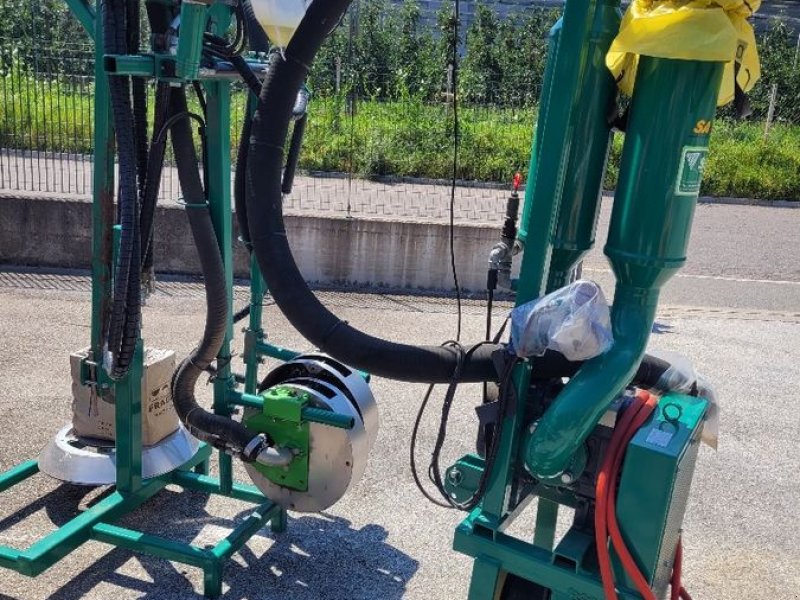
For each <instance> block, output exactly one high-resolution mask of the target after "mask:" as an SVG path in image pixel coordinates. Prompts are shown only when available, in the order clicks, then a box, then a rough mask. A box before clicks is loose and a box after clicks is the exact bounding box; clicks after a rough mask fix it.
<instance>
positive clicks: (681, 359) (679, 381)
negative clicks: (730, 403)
mask: <svg viewBox="0 0 800 600" xmlns="http://www.w3.org/2000/svg"><path fill="white" fill-rule="evenodd" d="M649 352H650V354H651V355H652V356H655V357H656V358H660V359H662V360H665V361H667V362H668V363H669V364H670V365H671V366H670V368H669V369H667V370H666V371H665V372H664V374H663V375H662V376H661V378H660V379H659V380H658V382H656V385H655V388H654V389H653V390H652V391H654V392H657V393H661V394H668V393H670V392H675V393H678V394H689V393H691V392H692V391H693V389H694V388H695V387H696V389H697V395H698V396H700V397H701V398H705V399H706V400H708V412H707V413H706V419H705V422H704V423H703V431H702V433H701V435H700V439H701V440H702V441H703V442H704V443H705V444H706V445H707V446H709V447H710V448H713V449H714V450H716V449H717V447H718V446H719V412H720V411H719V398H718V396H717V393H716V391H715V390H714V387H713V386H712V385H711V383H710V382H709V381H708V380H707V379H706V378H705V377H704V376H703V375H702V374H700V373H698V372H697V371H696V370H695V368H694V365H693V364H692V361H691V360H689V358H688V357H686V356H684V355H683V354H679V353H678V352H670V351H667V350H650V351H649Z"/></svg>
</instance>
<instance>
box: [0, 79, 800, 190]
mask: <svg viewBox="0 0 800 600" xmlns="http://www.w3.org/2000/svg"><path fill="white" fill-rule="evenodd" d="M91 102H92V94H91V89H88V90H87V89H84V90H83V92H82V93H81V92H79V91H76V89H75V88H73V87H72V86H69V85H66V84H63V83H59V82H55V81H47V82H44V81H35V80H33V79H32V78H29V77H25V76H19V75H16V76H14V77H12V76H11V75H10V74H5V75H2V76H0V146H4V147H12V148H19V149H34V150H45V151H56V152H76V153H88V152H91V139H92V138H91ZM233 108H234V115H235V117H236V120H238V119H239V118H240V116H241V115H242V114H243V97H242V96H241V94H240V95H238V96H237V97H235V98H234V101H233ZM535 119H536V110H535V109H532V108H522V109H501V108H493V107H480V108H476V107H469V106H463V107H461V108H460V109H459V123H460V125H459V128H460V131H459V136H460V144H459V157H458V177H459V178H460V179H465V180H476V181H485V182H508V181H510V180H511V177H512V176H513V174H514V173H515V172H516V171H521V172H522V173H523V176H525V175H526V170H527V164H528V155H529V149H530V143H531V131H532V129H533V123H534V121H535ZM452 123H453V119H452V109H451V108H450V107H448V106H446V105H445V104H443V103H440V104H432V103H423V102H420V101H418V100H415V99H407V100H403V101H394V102H373V101H360V102H359V103H358V105H357V110H356V114H355V116H354V117H353V118H352V119H351V117H350V116H349V115H348V114H347V112H346V110H345V104H344V101H343V100H342V99H337V98H325V99H322V98H316V99H314V100H313V101H312V104H311V115H310V119H309V125H308V128H307V130H306V139H305V144H304V148H303V154H302V156H301V165H300V166H301V168H302V169H305V170H308V171H340V172H347V171H350V170H352V171H353V172H354V173H356V174H357V175H359V176H363V177H377V176H387V175H392V176H398V177H427V178H434V179H447V178H449V177H450V175H451V172H452V161H453V155H452V152H453V147H452V135H453V131H452V127H453V125H452ZM239 126H240V125H239V123H238V122H236V123H234V124H233V128H234V131H233V132H232V134H233V137H234V139H236V138H237V137H238V129H239ZM621 146H622V136H619V135H618V136H616V139H615V142H614V145H613V148H612V153H611V159H610V161H609V169H608V174H607V177H606V186H607V187H609V188H613V187H614V185H615V183H616V176H617V170H618V164H619V158H620V153H621ZM234 150H235V146H234ZM702 193H703V194H704V195H709V196H723V197H745V198H759V199H789V200H800V126H792V125H785V124H780V123H778V124H775V125H774V126H773V127H772V130H771V132H770V135H769V138H768V139H767V140H766V141H765V140H764V131H763V124H761V123H730V122H724V121H720V122H718V123H717V124H716V125H715V129H714V133H713V135H712V141H711V153H710V156H709V161H708V163H707V167H706V173H705V180H704V182H703V189H702Z"/></svg>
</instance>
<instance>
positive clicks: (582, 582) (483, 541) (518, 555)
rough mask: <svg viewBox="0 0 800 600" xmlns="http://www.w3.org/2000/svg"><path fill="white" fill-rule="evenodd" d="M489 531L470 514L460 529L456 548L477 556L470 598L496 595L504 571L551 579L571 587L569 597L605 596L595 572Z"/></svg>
mask: <svg viewBox="0 0 800 600" xmlns="http://www.w3.org/2000/svg"><path fill="white" fill-rule="evenodd" d="M484 532H486V533H487V535H484ZM488 533H489V531H488V530H485V529H483V528H482V527H475V528H473V527H472V526H471V524H470V519H469V518H468V519H467V520H465V521H464V522H462V524H461V525H459V526H458V528H457V529H456V535H455V541H454V543H453V548H454V549H455V550H457V551H458V552H463V553H464V554H466V555H468V556H472V557H474V558H475V566H474V569H475V570H474V571H473V577H472V583H471V586H470V595H469V597H470V598H479V597H481V598H494V597H495V589H496V586H497V582H498V579H499V577H500V576H501V573H502V572H506V573H511V574H513V575H517V576H518V577H522V578H524V579H527V580H529V581H547V582H549V583H548V587H551V588H552V589H558V590H569V593H570V594H571V595H570V596H568V597H569V598H602V597H604V594H603V586H602V584H601V582H600V581H599V580H598V578H597V577H596V576H595V575H594V574H588V573H581V572H579V571H576V570H575V569H574V568H572V567H570V566H566V565H561V564H557V563H556V562H555V561H554V558H553V554H552V553H551V552H549V551H547V550H544V549H542V548H538V547H536V546H534V545H532V544H530V543H528V542H523V541H522V540H519V539H517V538H514V537H512V536H510V535H506V534H504V533H499V532H494V533H493V534H492V535H488ZM476 574H478V575H480V576H479V577H478V576H476ZM617 591H618V595H619V599H620V600H641V599H642V597H641V596H640V595H639V594H638V593H635V592H632V591H630V590H628V589H626V588H623V587H620V586H619V585H618V586H617ZM563 597H564V596H559V598H563Z"/></svg>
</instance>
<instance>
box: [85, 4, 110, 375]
mask: <svg viewBox="0 0 800 600" xmlns="http://www.w3.org/2000/svg"><path fill="white" fill-rule="evenodd" d="M98 12H99V11H98ZM94 39H95V40H96V43H95V46H94V48H95V50H94V53H95V57H94V58H95V61H94V136H93V141H94V163H93V171H92V182H93V191H92V321H91V348H92V359H93V360H95V361H98V362H100V361H101V360H102V356H103V339H104V337H105V327H106V322H107V319H108V313H109V310H110V299H111V247H112V242H111V228H112V226H113V224H114V131H113V128H112V126H111V104H110V100H109V94H108V76H107V75H106V73H105V71H104V70H103V18H102V16H101V15H99V14H98V15H97V16H96V17H95V19H94Z"/></svg>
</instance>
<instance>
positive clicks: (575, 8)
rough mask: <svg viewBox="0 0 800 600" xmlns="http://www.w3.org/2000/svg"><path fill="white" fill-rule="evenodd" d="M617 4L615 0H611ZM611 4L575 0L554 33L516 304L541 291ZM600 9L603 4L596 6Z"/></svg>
mask: <svg viewBox="0 0 800 600" xmlns="http://www.w3.org/2000/svg"><path fill="white" fill-rule="evenodd" d="M609 1H611V2H616V0H609ZM616 4H618V2H616ZM606 6H607V2H599V1H598V0H571V1H570V2H567V4H566V7H565V8H564V17H563V21H562V26H561V27H558V26H556V27H554V28H553V31H552V33H551V50H550V58H549V60H548V67H547V68H548V69H552V70H551V71H549V73H546V75H547V76H548V78H547V80H546V84H547V85H546V87H545V88H544V89H543V95H542V101H541V106H542V109H541V110H542V111H543V112H542V113H541V114H540V116H539V121H538V125H537V130H536V141H535V144H534V147H533V148H532V151H531V167H530V172H529V173H528V182H527V185H526V187H525V205H524V207H523V213H522V215H523V220H522V226H521V232H520V237H521V239H523V240H524V241H525V252H524V254H523V257H522V267H521V271H520V280H519V284H518V287H517V305H519V304H522V303H525V302H527V301H529V300H532V299H534V298H538V297H539V296H541V295H543V293H544V291H545V289H546V284H547V275H548V272H549V269H550V259H551V254H552V249H553V244H552V240H553V232H554V227H555V223H556V218H557V217H558V211H559V207H560V204H561V198H562V194H563V191H564V185H565V181H566V178H567V163H568V158H569V156H570V152H571V151H572V150H573V149H574V150H575V151H576V152H582V151H584V150H585V148H578V147H576V145H575V140H574V139H573V137H572V131H573V127H574V122H575V118H576V115H578V114H579V113H580V112H581V111H582V110H583V107H581V106H579V104H578V102H579V100H580V92H581V81H582V76H583V73H584V72H585V71H586V64H587V62H588V59H589V46H590V45H591V39H592V35H593V23H594V22H595V14H596V13H597V12H598V10H600V11H601V12H602V10H603V9H604V8H606ZM598 7H600V8H598Z"/></svg>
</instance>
